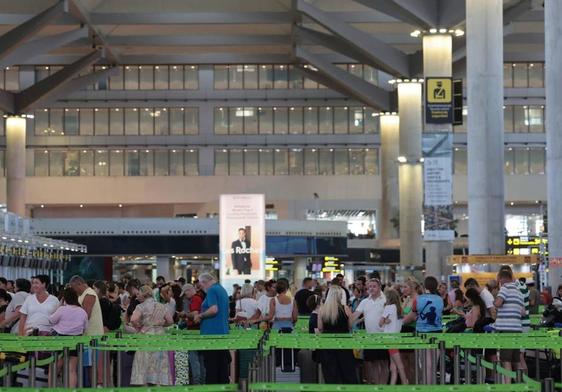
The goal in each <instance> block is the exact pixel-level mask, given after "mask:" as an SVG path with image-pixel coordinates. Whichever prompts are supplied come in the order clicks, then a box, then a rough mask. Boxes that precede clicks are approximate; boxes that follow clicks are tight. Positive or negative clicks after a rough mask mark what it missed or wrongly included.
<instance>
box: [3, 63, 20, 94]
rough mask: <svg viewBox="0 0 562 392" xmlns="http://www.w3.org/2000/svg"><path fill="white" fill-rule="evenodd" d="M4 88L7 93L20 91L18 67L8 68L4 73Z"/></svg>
mask: <svg viewBox="0 0 562 392" xmlns="http://www.w3.org/2000/svg"><path fill="white" fill-rule="evenodd" d="M4 87H5V88H6V90H7V91H18V90H19V89H20V72H19V68H18V67H8V68H6V70H5V71H4Z"/></svg>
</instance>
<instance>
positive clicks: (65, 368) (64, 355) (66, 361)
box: [62, 347, 70, 388]
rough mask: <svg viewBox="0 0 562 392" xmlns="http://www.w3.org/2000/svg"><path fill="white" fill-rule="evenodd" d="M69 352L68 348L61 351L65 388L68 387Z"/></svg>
mask: <svg viewBox="0 0 562 392" xmlns="http://www.w3.org/2000/svg"><path fill="white" fill-rule="evenodd" d="M69 354H70V352H69V350H68V347H64V348H63V349H62V377H63V384H62V385H64V387H65V388H69V387H70V355H69Z"/></svg>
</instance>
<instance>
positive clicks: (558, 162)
mask: <svg viewBox="0 0 562 392" xmlns="http://www.w3.org/2000/svg"><path fill="white" fill-rule="evenodd" d="M561 19H562V3H561V2H560V1H558V0H546V1H545V2H544V33H545V52H546V53H545V56H546V57H545V58H546V64H545V73H546V74H545V90H546V107H547V110H546V145H547V150H546V175H547V197H548V201H547V203H548V205H547V208H548V252H549V257H550V259H551V260H552V258H555V257H556V258H560V257H562V199H561V197H560V195H561V194H562V111H561V110H560V108H561V107H562V89H561V86H562V73H561V72H560V70H561V69H562V22H561ZM560 275H562V269H561V268H556V267H554V266H551V267H550V268H549V278H548V281H549V285H550V286H551V287H552V290H553V292H554V291H555V290H556V288H557V287H558V285H559V284H560V283H561V282H562V279H561V276H560Z"/></svg>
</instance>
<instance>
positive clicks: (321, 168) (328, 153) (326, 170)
mask: <svg viewBox="0 0 562 392" xmlns="http://www.w3.org/2000/svg"><path fill="white" fill-rule="evenodd" d="M318 159H319V165H318V174H320V175H321V176H331V175H333V174H334V150H333V149H331V148H330V149H321V150H320V152H319V154H318Z"/></svg>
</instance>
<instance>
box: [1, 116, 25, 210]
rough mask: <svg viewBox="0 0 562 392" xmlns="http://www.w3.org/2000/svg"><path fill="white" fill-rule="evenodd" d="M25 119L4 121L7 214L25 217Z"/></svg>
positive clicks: (16, 118)
mask: <svg viewBox="0 0 562 392" xmlns="http://www.w3.org/2000/svg"><path fill="white" fill-rule="evenodd" d="M25 126H26V119H25V117H19V116H10V117H8V118H7V119H6V199H7V203H6V204H7V207H8V211H9V212H13V213H14V214H17V215H19V216H22V217H23V216H25Z"/></svg>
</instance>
